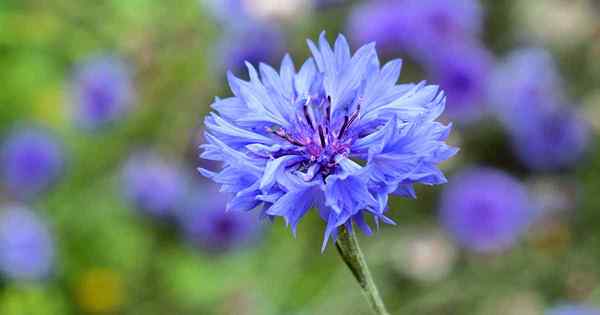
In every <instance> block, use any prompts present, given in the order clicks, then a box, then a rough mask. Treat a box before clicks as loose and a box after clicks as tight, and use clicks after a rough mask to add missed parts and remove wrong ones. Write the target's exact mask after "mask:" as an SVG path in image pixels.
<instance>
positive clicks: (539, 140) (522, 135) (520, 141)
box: [511, 107, 590, 171]
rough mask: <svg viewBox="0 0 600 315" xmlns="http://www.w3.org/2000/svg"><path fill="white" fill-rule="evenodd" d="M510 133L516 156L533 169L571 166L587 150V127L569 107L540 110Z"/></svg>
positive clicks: (588, 131) (588, 133)
mask: <svg viewBox="0 0 600 315" xmlns="http://www.w3.org/2000/svg"><path fill="white" fill-rule="evenodd" d="M528 118H529V123H528V124H526V125H523V127H522V128H519V129H517V130H515V131H514V132H513V133H512V135H511V136H512V139H513V142H514V146H515V151H516V154H517V156H518V158H519V159H520V160H521V161H522V162H523V163H524V164H525V165H526V166H527V167H529V168H531V169H533V170H540V171H549V170H557V169H562V168H566V167H570V166H573V165H574V164H575V162H577V161H578V160H579V159H581V157H582V156H583V154H584V153H585V152H586V151H587V148H588V144H589V136H590V129H589V125H588V124H587V122H586V121H585V120H584V119H582V117H580V116H579V115H578V114H577V113H576V112H575V111H574V110H573V109H571V108H569V107H564V108H558V109H546V110H541V111H540V112H539V113H535V115H530V116H529V117H528Z"/></svg>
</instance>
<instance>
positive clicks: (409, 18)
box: [397, 0, 483, 52]
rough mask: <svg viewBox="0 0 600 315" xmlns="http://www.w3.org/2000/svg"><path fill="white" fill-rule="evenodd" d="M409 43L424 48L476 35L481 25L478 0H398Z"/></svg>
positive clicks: (481, 11) (464, 39) (435, 46)
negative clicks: (406, 26)
mask: <svg viewBox="0 0 600 315" xmlns="http://www.w3.org/2000/svg"><path fill="white" fill-rule="evenodd" d="M397 2H398V3H399V8H398V10H399V11H400V12H402V13H401V14H402V18H403V19H405V20H406V23H407V25H408V29H407V30H406V31H407V32H408V33H409V34H410V35H408V34H407V35H406V36H407V37H406V38H408V39H409V40H410V43H407V44H408V45H410V47H413V49H417V50H418V51H419V52H426V51H430V50H433V49H437V48H438V47H440V45H441V46H445V45H448V44H451V43H455V42H461V41H468V40H470V39H471V38H475V37H477V36H478V35H479V34H480V33H481V30H482V27H483V10H482V8H481V5H480V4H479V1H478V0H398V1H397Z"/></svg>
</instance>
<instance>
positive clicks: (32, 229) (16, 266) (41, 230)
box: [0, 205, 54, 281]
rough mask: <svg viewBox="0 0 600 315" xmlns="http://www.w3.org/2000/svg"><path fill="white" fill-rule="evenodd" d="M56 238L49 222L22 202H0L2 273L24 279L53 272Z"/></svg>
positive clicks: (0, 256)
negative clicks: (53, 236)
mask: <svg viewBox="0 0 600 315" xmlns="http://www.w3.org/2000/svg"><path fill="white" fill-rule="evenodd" d="M53 261H54V242H53V239H52V236H51V234H50V231H49V229H48V227H47V226H46V224H45V222H43V220H42V219H41V218H40V217H39V216H38V215H37V214H35V213H34V212H33V211H31V210H29V209H27V208H25V207H22V206H19V205H3V206H0V273H1V275H2V276H4V277H7V278H10V279H13V280H21V281H31V280H42V279H43V278H45V277H47V276H49V275H50V273H51V272H52V267H53Z"/></svg>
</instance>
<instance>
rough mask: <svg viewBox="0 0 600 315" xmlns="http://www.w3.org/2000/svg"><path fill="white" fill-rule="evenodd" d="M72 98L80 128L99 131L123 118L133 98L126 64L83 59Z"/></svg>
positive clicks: (103, 58)
mask: <svg viewBox="0 0 600 315" xmlns="http://www.w3.org/2000/svg"><path fill="white" fill-rule="evenodd" d="M72 97H73V106H74V117H75V121H76V123H77V124H78V126H80V127H82V128H86V129H98V128H100V127H104V126H106V125H107V124H109V123H111V122H114V121H116V120H118V119H120V118H122V117H123V115H124V114H125V113H127V112H128V111H129V109H130V107H131V105H132V102H133V98H134V91H133V83H132V82H131V76H130V73H129V69H128V67H127V65H126V64H125V63H124V61H123V60H121V59H119V58H117V57H114V56H98V57H92V58H89V59H87V60H85V61H84V62H83V63H82V64H81V65H80V66H79V67H78V68H77V69H76V73H75V76H74V79H73V96H72Z"/></svg>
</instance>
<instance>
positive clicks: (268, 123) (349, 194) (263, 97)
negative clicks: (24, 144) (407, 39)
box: [200, 33, 457, 248]
mask: <svg viewBox="0 0 600 315" xmlns="http://www.w3.org/2000/svg"><path fill="white" fill-rule="evenodd" d="M308 46H309V47H310V50H311V52H312V55H313V57H312V58H309V59H308V60H306V62H304V64H303V65H302V67H301V68H300V70H299V71H296V70H295V68H294V64H293V62H292V59H291V58H290V56H285V57H284V59H283V62H282V65H281V68H280V71H279V72H277V71H276V70H275V69H273V68H272V67H270V66H268V65H266V64H261V65H260V66H259V71H260V77H259V73H258V72H257V70H256V69H255V68H254V67H253V66H252V65H250V64H247V66H248V72H249V75H250V80H249V81H244V80H241V79H238V78H236V77H234V76H233V75H231V74H229V75H228V78H229V85H230V87H231V90H232V92H233V94H234V96H233V97H229V98H225V99H219V98H217V99H216V100H215V102H214V103H213V104H212V107H213V109H214V110H215V111H216V113H214V112H213V113H211V114H209V115H208V116H207V117H206V119H205V125H206V133H205V136H206V141H207V143H206V144H204V145H202V148H203V149H204V152H203V153H202V154H201V157H202V158H205V159H209V160H217V161H222V162H223V169H222V170H220V171H219V172H213V171H209V170H206V169H200V171H201V172H202V174H204V175H205V176H207V177H209V178H211V179H213V180H214V181H215V182H217V183H218V184H221V185H222V188H221V190H222V191H224V192H228V193H231V194H232V195H233V198H232V199H231V200H230V201H229V203H228V208H229V209H235V210H251V209H254V208H257V207H261V208H262V211H263V213H264V214H265V215H268V216H280V217H283V218H284V219H285V221H286V222H287V224H289V225H290V226H291V228H292V231H293V233H295V232H296V227H297V225H298V223H299V222H300V220H301V219H302V217H303V216H304V215H305V214H306V213H307V212H308V210H309V209H311V208H315V209H317V211H318V213H319V214H320V216H321V218H322V219H323V220H324V221H325V222H326V228H325V241H324V243H323V248H324V247H325V245H326V244H327V240H328V239H330V238H333V239H335V237H336V235H337V230H338V228H339V227H341V226H346V228H348V229H350V228H351V227H352V222H354V223H356V225H357V226H358V227H359V228H361V229H362V230H363V231H364V232H365V233H370V232H371V231H370V228H369V226H368V225H367V224H366V221H365V215H370V216H372V217H373V218H374V219H375V222H379V221H383V222H385V223H393V221H392V220H390V219H389V218H387V217H386V216H385V215H384V213H385V212H386V211H387V209H388V208H387V201H388V195H389V194H395V195H401V196H406V197H414V196H415V192H414V190H413V184H416V183H422V184H427V185H435V184H442V183H445V182H446V178H445V177H444V175H443V174H442V172H441V171H440V170H439V169H438V168H437V165H438V163H440V162H442V161H444V160H446V159H448V158H450V157H451V156H453V155H454V154H455V153H456V152H457V149H456V148H453V147H450V146H448V145H447V144H446V143H445V140H446V138H447V137H448V135H449V132H450V126H445V125H443V124H441V123H438V122H436V121H435V120H436V119H437V117H438V116H439V115H440V114H441V113H442V112H443V110H444V104H445V97H444V95H443V93H441V92H440V90H439V88H438V87H437V86H431V85H426V84H425V83H424V82H421V83H419V84H400V85H398V84H396V81H397V80H398V76H399V74H400V69H401V65H402V62H401V61H400V60H393V61H390V62H388V63H387V64H385V65H384V66H383V67H380V64H379V60H378V58H377V53H376V51H375V44H369V45H365V46H363V47H361V48H360V49H358V50H357V51H356V52H355V53H354V55H351V52H350V48H349V46H348V43H347V42H346V39H345V38H344V37H343V36H342V35H340V36H338V38H337V40H336V42H335V45H334V48H332V47H331V46H330V45H329V43H328V42H327V39H326V38H325V34H324V33H323V34H321V37H320V39H319V46H317V45H316V44H314V43H313V42H312V41H310V40H309V41H308Z"/></svg>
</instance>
